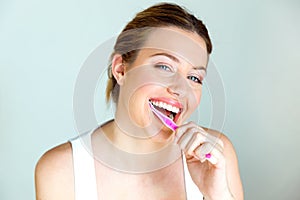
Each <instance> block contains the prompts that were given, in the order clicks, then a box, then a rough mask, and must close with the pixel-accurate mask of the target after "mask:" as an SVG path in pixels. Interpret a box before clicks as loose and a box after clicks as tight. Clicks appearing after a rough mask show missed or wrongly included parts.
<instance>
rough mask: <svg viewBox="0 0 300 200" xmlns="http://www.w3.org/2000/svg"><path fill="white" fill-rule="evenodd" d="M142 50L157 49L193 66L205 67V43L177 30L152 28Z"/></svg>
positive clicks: (192, 35) (195, 35)
mask: <svg viewBox="0 0 300 200" xmlns="http://www.w3.org/2000/svg"><path fill="white" fill-rule="evenodd" d="M142 48H146V49H157V50H160V51H164V52H169V53H171V54H174V55H175V56H178V57H180V58H182V59H184V60H186V61H187V62H189V63H190V64H191V65H193V66H206V64H207V61H208V53H207V50H206V43H205V41H204V40H203V39H202V38H201V37H200V36H199V35H198V34H196V33H193V32H188V31H185V30H181V29H178V28H173V27H172V28H171V27H170V28H169V27H168V28H154V29H153V30H152V31H151V32H150V33H149V35H148V36H147V39H146V42H145V43H144V45H143V47H142Z"/></svg>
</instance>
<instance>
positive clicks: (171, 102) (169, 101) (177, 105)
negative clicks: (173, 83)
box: [150, 97, 183, 110]
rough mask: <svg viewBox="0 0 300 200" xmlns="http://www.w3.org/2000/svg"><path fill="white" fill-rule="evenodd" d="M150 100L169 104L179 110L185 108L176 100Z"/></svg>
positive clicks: (164, 98)
mask: <svg viewBox="0 0 300 200" xmlns="http://www.w3.org/2000/svg"><path fill="white" fill-rule="evenodd" d="M150 100H151V101H161V102H165V103H167V104H170V105H172V106H174V107H177V108H179V109H180V110H182V108H183V106H182V104H181V103H180V102H178V101H176V100H175V99H171V98H167V97H155V98H150Z"/></svg>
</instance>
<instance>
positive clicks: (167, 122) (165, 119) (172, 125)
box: [149, 102, 211, 159]
mask: <svg viewBox="0 0 300 200" xmlns="http://www.w3.org/2000/svg"><path fill="white" fill-rule="evenodd" d="M149 105H150V108H151V110H152V111H153V112H154V114H155V115H156V116H157V117H158V118H159V119H160V120H161V121H162V122H163V123H164V124H165V125H166V126H167V127H168V128H170V129H171V130H173V131H175V130H176V129H177V128H178V126H177V124H175V122H174V121H173V120H171V119H170V118H169V117H167V116H166V115H164V114H162V113H161V112H159V111H158V110H156V108H154V106H153V105H152V103H151V102H149ZM205 157H206V158H208V159H209V158H211V154H210V153H207V154H205Z"/></svg>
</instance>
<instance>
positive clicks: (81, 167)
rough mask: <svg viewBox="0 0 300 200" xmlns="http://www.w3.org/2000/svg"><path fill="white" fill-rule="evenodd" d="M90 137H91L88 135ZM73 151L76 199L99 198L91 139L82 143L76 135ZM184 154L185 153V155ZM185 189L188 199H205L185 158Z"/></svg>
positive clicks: (91, 199) (88, 199)
mask: <svg viewBox="0 0 300 200" xmlns="http://www.w3.org/2000/svg"><path fill="white" fill-rule="evenodd" d="M88 138H89V139H90V137H88ZM70 142H71V144H72V152H73V168H74V180H75V183H74V186H75V200H99V199H101V197H100V198H98V193H97V182H96V174H95V165H94V158H93V156H92V155H90V153H89V152H88V151H87V149H86V147H85V146H86V144H88V145H91V143H90V140H89V141H85V143H84V145H83V144H82V143H81V142H82V138H80V137H76V138H74V139H71V140H70ZM86 142H87V143H86ZM183 156H184V155H183ZM183 169H184V179H185V187H186V188H185V190H186V196H187V199H188V200H194V199H195V200H199V199H203V195H202V194H201V192H200V191H199V189H198V187H197V186H196V185H195V184H194V182H193V180H192V178H191V176H190V173H189V171H188V168H187V164H186V162H185V158H183Z"/></svg>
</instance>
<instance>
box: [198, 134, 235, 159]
mask: <svg viewBox="0 0 300 200" xmlns="http://www.w3.org/2000/svg"><path fill="white" fill-rule="evenodd" d="M203 129H204V130H205V131H206V132H208V133H210V134H211V135H213V136H215V137H217V138H219V139H220V140H221V141H222V142H223V144H224V151H225V152H224V153H226V152H230V154H232V153H234V155H235V150H234V147H233V144H232V142H231V141H230V139H229V138H228V137H227V136H226V135H225V134H224V133H221V132H219V131H217V130H214V129H209V128H203Z"/></svg>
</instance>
